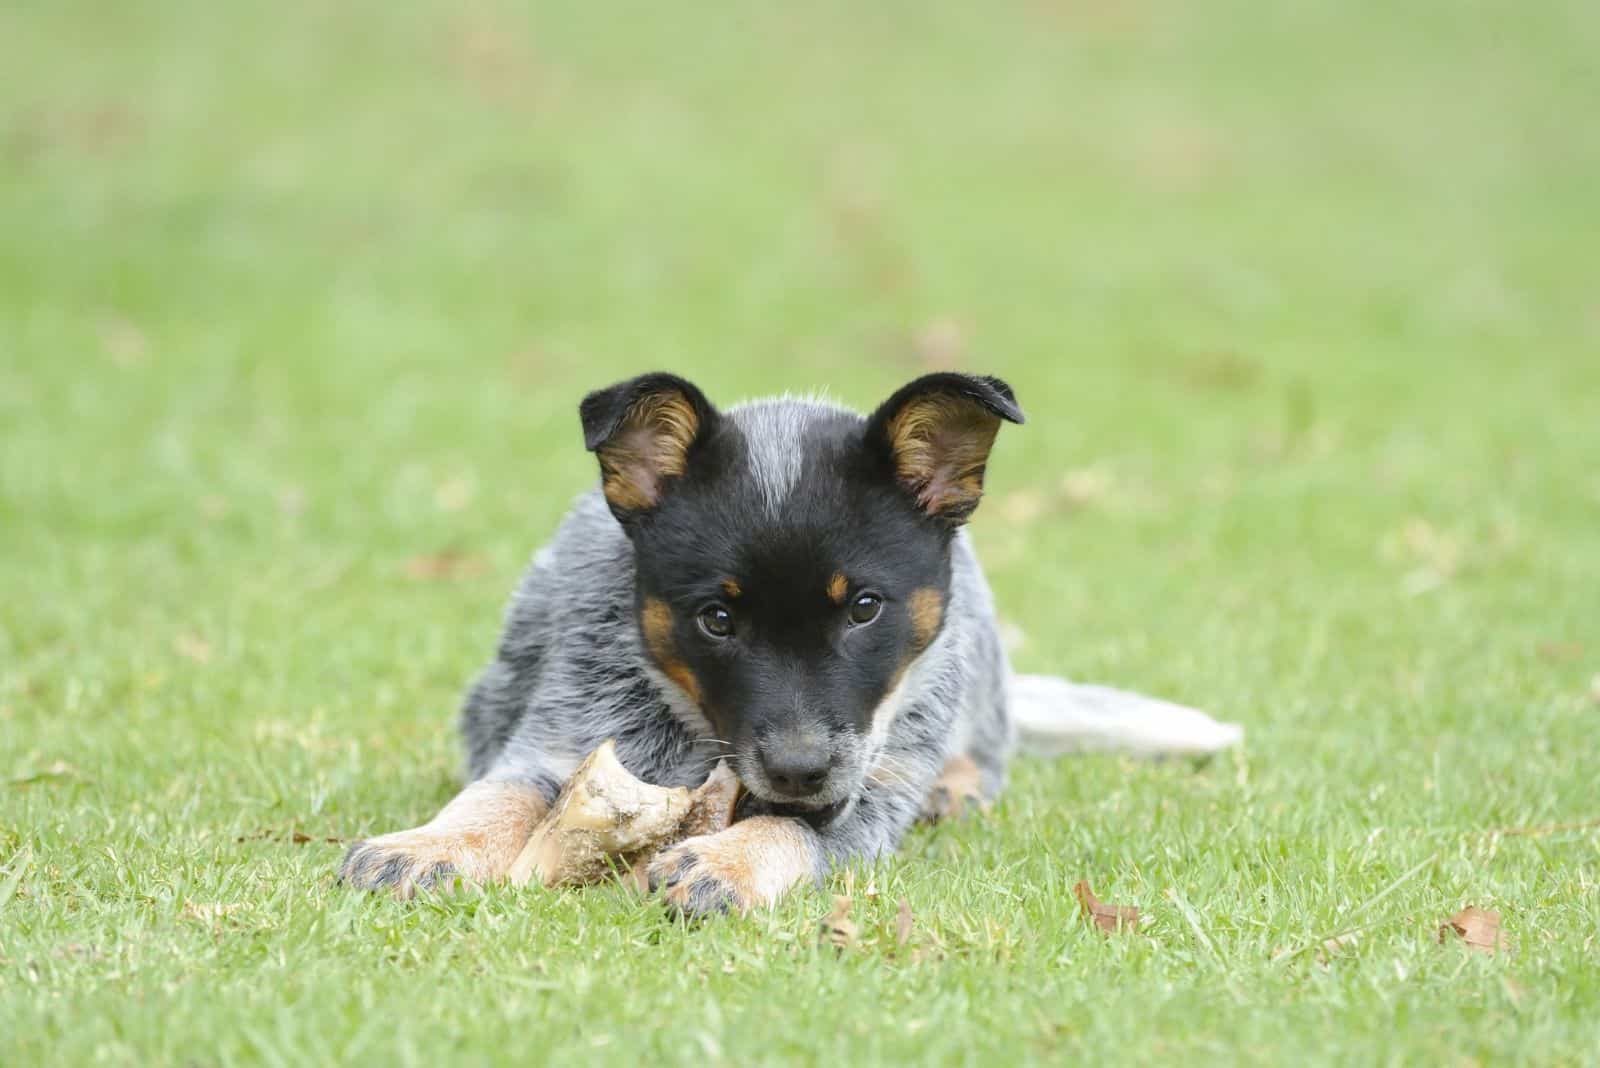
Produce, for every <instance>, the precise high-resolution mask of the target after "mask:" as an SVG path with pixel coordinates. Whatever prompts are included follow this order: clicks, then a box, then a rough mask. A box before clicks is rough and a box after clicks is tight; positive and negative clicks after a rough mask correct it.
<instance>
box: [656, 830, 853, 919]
mask: <svg viewBox="0 0 1600 1068" xmlns="http://www.w3.org/2000/svg"><path fill="white" fill-rule="evenodd" d="M826 871H827V862H826V858H825V855H824V852H823V849H822V846H821V843H820V842H819V840H818V836H817V832H816V831H813V830H812V829H811V828H810V827H808V826H806V825H805V824H804V823H801V822H800V821H799V820H795V819H789V818H788V817H785V816H752V817H750V818H749V819H746V820H741V821H740V822H738V823H735V824H734V825H733V826H732V827H729V828H728V829H727V830H724V831H719V832H717V833H716V834H705V835H700V836H698V837H695V838H686V839H684V840H683V841H682V842H679V843H678V844H677V845H675V846H673V847H672V848H671V849H665V850H662V852H661V853H660V854H659V855H658V856H657V857H656V858H655V860H654V861H652V862H651V864H650V872H649V878H650V888H651V889H652V890H656V891H659V892H660V893H661V896H662V898H663V899H664V900H665V901H666V903H667V906H668V907H669V908H671V909H672V910H673V911H675V912H677V913H679V914H680V915H684V916H704V915H707V914H709V913H713V912H729V911H735V912H745V911H748V910H749V909H752V908H755V907H757V906H765V905H771V904H773V903H774V902H776V901H777V900H778V898H780V897H782V896H783V894H784V893H785V892H786V891H787V890H789V888H790V887H792V886H794V885H795V884H796V883H798V882H801V881H802V880H805V879H811V880H813V881H816V880H818V879H821V878H822V876H823V875H824V874H825V873H826Z"/></svg>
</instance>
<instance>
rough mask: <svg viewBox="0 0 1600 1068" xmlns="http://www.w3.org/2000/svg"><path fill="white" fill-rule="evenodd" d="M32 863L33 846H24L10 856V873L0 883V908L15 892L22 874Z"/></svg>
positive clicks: (20, 881) (4, 905)
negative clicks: (20, 850) (14, 854)
mask: <svg viewBox="0 0 1600 1068" xmlns="http://www.w3.org/2000/svg"><path fill="white" fill-rule="evenodd" d="M32 863H33V847H32V846H24V847H23V848H22V852H20V853H18V854H17V855H16V856H14V857H12V858H11V873H10V874H9V875H7V876H6V881H5V882H4V883H0V909H3V908H5V907H6V904H7V903H8V902H9V901H10V900H11V898H12V896H13V895H14V894H16V892H17V887H19V886H21V885H22V876H23V874H24V873H26V872H27V870H28V868H29V866H30V865H31V864H32Z"/></svg>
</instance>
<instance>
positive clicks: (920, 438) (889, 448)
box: [866, 372, 1022, 525]
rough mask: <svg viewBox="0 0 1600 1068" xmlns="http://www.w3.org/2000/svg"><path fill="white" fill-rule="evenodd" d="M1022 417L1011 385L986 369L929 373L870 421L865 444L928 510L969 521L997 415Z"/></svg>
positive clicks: (938, 515)
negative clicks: (981, 372) (982, 371)
mask: <svg viewBox="0 0 1600 1068" xmlns="http://www.w3.org/2000/svg"><path fill="white" fill-rule="evenodd" d="M1002 419H1004V420H1006V421H1007V422H1011V423H1020V422H1022V409H1021V408H1019V407H1017V398H1016V397H1015V396H1013V395H1012V393H1011V387H1010V386H1008V385H1006V384H1005V383H1004V382H1002V381H1000V380H999V379H998V378H990V377H988V376H987V375H961V374H953V373H948V372H947V373H941V374H933V375H924V376H923V377H921V378H919V379H917V380H916V381H915V382H912V383H911V384H909V385H907V386H904V387H903V388H901V389H900V390H899V392H897V393H895V395H894V396H892V397H890V398H889V399H888V400H886V401H884V402H883V404H882V406H881V407H879V408H878V410H877V411H876V412H873V413H872V418H871V419H869V420H868V421H867V439H866V440H867V445H868V447H869V448H873V449H877V450H881V451H882V452H883V454H884V455H885V456H886V457H887V458H888V460H889V461H890V463H891V464H892V465H893V468H894V474H895V478H896V479H897V480H898V481H899V482H900V485H901V486H903V487H904V488H905V489H906V491H907V492H908V493H910V494H911V495H912V496H913V497H915V498H916V501H917V504H918V505H919V506H920V507H921V508H922V510H923V511H924V512H926V513H927V514H928V515H930V516H933V517H934V518H936V519H943V520H945V521H947V522H949V523H951V524H952V525H954V524H960V523H964V522H965V521H966V519H967V517H968V516H970V515H971V514H972V510H973V509H974V508H976V507H978V499H979V498H980V497H982V496H983V469H984V466H985V465H986V464H987V463H988V462H989V449H990V447H991V446H992V445H994V436H995V434H996V433H997V432H998V431H999V430H1000V421H1001V420H1002Z"/></svg>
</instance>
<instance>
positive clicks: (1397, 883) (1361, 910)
mask: <svg viewBox="0 0 1600 1068" xmlns="http://www.w3.org/2000/svg"><path fill="white" fill-rule="evenodd" d="M1438 859H1439V854H1438V853H1429V854H1428V855H1427V856H1426V857H1424V858H1423V859H1422V860H1420V861H1418V862H1417V863H1416V864H1415V865H1414V866H1412V867H1411V868H1409V869H1407V870H1406V871H1405V872H1403V873H1402V874H1401V875H1400V876H1399V878H1397V879H1395V880H1394V881H1393V882H1392V883H1390V884H1389V885H1388V886H1386V887H1384V888H1383V889H1382V890H1379V891H1378V892H1377V893H1376V894H1374V895H1372V897H1370V898H1368V899H1367V900H1366V901H1364V902H1362V903H1361V904H1360V905H1358V906H1356V910H1355V911H1354V912H1352V913H1351V914H1350V918H1351V919H1352V920H1353V919H1355V918H1356V917H1357V916H1363V915H1365V914H1366V913H1368V912H1370V911H1372V910H1373V909H1374V908H1376V907H1377V906H1378V904H1379V903H1380V902H1382V901H1383V900H1384V899H1386V898H1387V897H1388V896H1389V895H1390V894H1392V893H1394V892H1395V891H1396V890H1398V889H1400V887H1402V886H1404V885H1405V884H1406V883H1407V882H1409V881H1410V880H1411V879H1413V878H1415V877H1416V875H1417V874H1418V873H1419V872H1421V871H1422V870H1423V869H1424V868H1426V867H1427V866H1428V865H1430V864H1432V863H1433V862H1434V861H1436V860H1438ZM1377 926H1380V925H1379V924H1366V925H1365V926H1362V925H1357V926H1353V927H1351V926H1346V927H1344V928H1341V929H1339V930H1337V931H1334V932H1331V933H1327V934H1322V935H1318V936H1317V937H1315V938H1312V939H1311V940H1310V941H1307V942H1304V943H1302V944H1301V945H1299V946H1296V947H1295V948H1294V949H1292V950H1290V951H1289V952H1288V953H1284V954H1282V955H1281V956H1279V957H1277V958H1275V959H1276V961H1277V963H1279V964H1284V963H1287V962H1288V961H1291V960H1294V959H1295V958H1296V957H1298V956H1300V954H1302V953H1304V952H1305V951H1306V950H1308V949H1314V948H1316V947H1317V946H1320V945H1322V944H1323V943H1324V942H1327V941H1328V940H1329V939H1331V938H1343V937H1344V936H1345V935H1348V934H1353V933H1355V932H1358V931H1364V930H1370V929H1371V928H1373V927H1377Z"/></svg>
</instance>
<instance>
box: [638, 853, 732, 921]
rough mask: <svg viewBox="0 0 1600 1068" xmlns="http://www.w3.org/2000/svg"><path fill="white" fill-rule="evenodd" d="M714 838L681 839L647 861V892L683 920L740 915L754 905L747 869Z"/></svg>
mask: <svg viewBox="0 0 1600 1068" xmlns="http://www.w3.org/2000/svg"><path fill="white" fill-rule="evenodd" d="M717 837H718V836H717V835H714V834H704V835H700V836H698V837H696V838H685V839H684V840H683V841H681V842H679V843H678V844H677V845H675V846H672V847H671V848H670V849H663V850H662V851H661V852H660V853H658V854H656V858H655V859H654V860H652V861H651V862H650V868H649V871H648V873H647V875H648V880H649V886H650V892H651V893H658V894H660V895H661V900H662V901H663V902H665V903H666V906H667V908H669V909H671V910H672V911H673V912H674V913H676V914H677V915H679V916H682V917H684V918H685V919H699V918H701V917H704V916H711V915H715V914H717V913H722V912H744V911H746V910H747V909H749V908H751V907H752V906H754V905H755V904H757V902H756V900H755V896H754V894H753V892H752V889H753V888H752V886H751V879H750V872H749V869H748V866H747V865H745V864H743V863H741V862H740V859H739V858H737V857H736V856H734V855H732V854H731V853H730V852H729V851H728V850H727V849H725V848H718V843H717V842H716V841H715V839H716V838H717Z"/></svg>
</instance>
